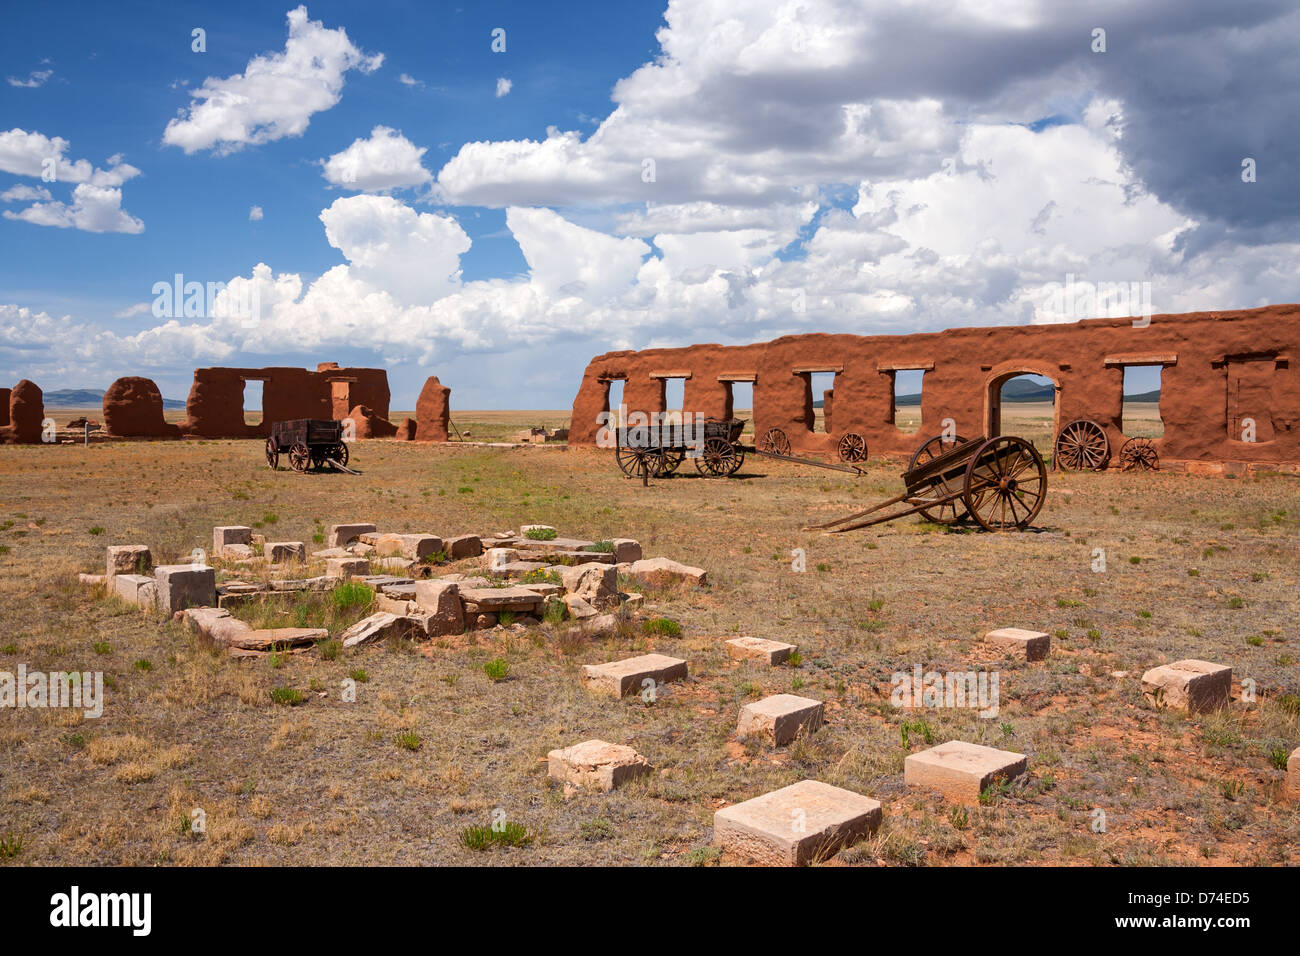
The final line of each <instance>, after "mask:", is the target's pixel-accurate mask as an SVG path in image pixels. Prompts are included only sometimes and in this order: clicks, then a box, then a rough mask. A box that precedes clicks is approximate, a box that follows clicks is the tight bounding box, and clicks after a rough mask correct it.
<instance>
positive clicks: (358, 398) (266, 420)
mask: <svg viewBox="0 0 1300 956" xmlns="http://www.w3.org/2000/svg"><path fill="white" fill-rule="evenodd" d="M249 381H260V382H262V420H261V422H260V423H258V424H256V425H248V424H245V422H244V384H245V383H246V382H249ZM388 403H389V391H388V373H387V372H386V371H384V370H383V369H375V368H339V367H338V366H337V365H336V364H334V363H332V362H330V363H325V364H323V365H320V366H318V367H317V370H316V371H314V372H313V371H311V370H309V369H302V368H290V367H272V368H258V369H253V368H201V369H196V370H195V372H194V384H193V386H191V388H190V395H189V399H188V400H187V401H186V403H185V412H186V417H185V421H184V422H182V423H181V425H180V432H181V434H183V435H185V436H187V437H193V438H262V437H266V436H267V435H269V434H270V432H271V425H272V423H274V422H280V421H285V420H287V419H294V418H340V419H342V418H346V417H348V415H349V414H350V412H351V410H352V409H354V408H356V407H357V406H359V405H364V406H366V408H367V409H368V410H369V413H370V415H369V417H370V419H371V424H372V426H373V425H374V424H375V423H376V422H378V421H379V420H382V421H384V422H385V423H387V419H388ZM340 410H341V414H340V413H339V411H340Z"/></svg>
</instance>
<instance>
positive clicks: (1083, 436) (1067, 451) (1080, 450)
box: [1052, 418, 1110, 471]
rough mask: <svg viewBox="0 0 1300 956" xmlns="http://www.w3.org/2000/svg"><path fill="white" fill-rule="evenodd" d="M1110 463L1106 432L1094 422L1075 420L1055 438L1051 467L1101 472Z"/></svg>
mask: <svg viewBox="0 0 1300 956" xmlns="http://www.w3.org/2000/svg"><path fill="white" fill-rule="evenodd" d="M1109 461H1110V442H1109V441H1107V439H1106V432H1105V430H1103V429H1102V427H1101V426H1100V425H1098V424H1097V423H1096V422H1094V421H1089V420H1088V419H1086V418H1076V419H1075V420H1074V421H1072V422H1070V424H1068V425H1066V426H1065V427H1064V428H1062V429H1061V433H1060V434H1059V435H1057V436H1056V447H1055V449H1054V450H1053V453H1052V466H1053V467H1060V468H1068V469H1070V470H1071V471H1085V470H1087V471H1101V470H1102V469H1103V468H1105V467H1106V463H1107V462H1109Z"/></svg>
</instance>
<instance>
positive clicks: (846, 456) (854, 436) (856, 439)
mask: <svg viewBox="0 0 1300 956" xmlns="http://www.w3.org/2000/svg"><path fill="white" fill-rule="evenodd" d="M838 447H839V452H840V461H847V462H855V461H866V460H867V440H866V439H865V438H863V437H862V436H861V435H859V434H858V433H857V432H845V434H844V437H843V438H841V439H840V443H839V446H838Z"/></svg>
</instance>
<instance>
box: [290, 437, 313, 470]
mask: <svg viewBox="0 0 1300 956" xmlns="http://www.w3.org/2000/svg"><path fill="white" fill-rule="evenodd" d="M289 465H290V466H291V467H292V468H293V470H294V471H297V472H301V473H304V474H305V473H306V471H307V469H308V468H310V467H311V449H309V448H308V447H307V446H306V445H304V444H303V443H302V442H300V441H299V442H294V443H293V447H291V448H290V449H289Z"/></svg>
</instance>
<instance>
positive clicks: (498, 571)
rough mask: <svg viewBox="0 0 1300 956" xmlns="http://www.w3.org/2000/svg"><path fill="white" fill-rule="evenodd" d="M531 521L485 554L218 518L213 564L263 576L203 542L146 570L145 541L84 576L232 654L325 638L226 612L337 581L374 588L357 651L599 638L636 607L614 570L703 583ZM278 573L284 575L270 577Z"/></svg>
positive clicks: (352, 631) (474, 540) (447, 542)
mask: <svg viewBox="0 0 1300 956" xmlns="http://www.w3.org/2000/svg"><path fill="white" fill-rule="evenodd" d="M538 528H545V529H546V530H547V531H550V532H554V529H551V528H546V526H543V525H525V526H524V527H523V528H522V529H521V530H520V533H519V534H518V535H516V534H515V533H514V532H498V533H495V534H493V535H489V536H487V537H486V541H487V545H488V546H487V548H486V550H485V547H484V541H485V538H484V537H483V536H480V535H476V534H462V535H457V536H454V537H449V538H444V537H442V536H440V535H436V534H405V533H393V532H381V531H380V529H379V528H378V527H377V526H376V525H374V524H371V523H365V522H354V523H350V524H336V525H333V526H331V527H330V529H329V534H328V536H327V537H326V545H327V546H326V547H325V548H323V549H321V550H317V551H311V552H309V551H308V549H307V545H306V544H305V543H304V542H302V541H267V540H266V538H265V536H264V535H260V534H256V533H254V531H253V529H252V528H250V527H247V526H244V525H221V526H218V527H215V528H213V529H212V551H211V560H212V562H213V565H216V566H219V567H221V568H222V569H223V570H224V571H231V570H238V571H239V572H241V573H242V572H244V571H248V572H250V575H249V576H254V577H256V576H265V575H267V574H269V575H271V576H270V577H269V578H268V579H266V580H264V581H262V582H260V583H254V582H249V581H224V582H223V583H220V584H218V581H217V567H214V566H213V565H209V564H206V563H204V561H203V560H201V559H202V558H204V557H205V556H203V555H202V552H201V551H200V550H199V549H196V551H195V562H193V563H190V564H175V565H163V566H159V567H154V565H153V557H152V553H151V551H150V549H149V548H148V547H147V546H145V545H110V546H109V547H108V549H107V555H106V565H105V573H104V574H103V575H98V574H83V575H81V576H80V580H81V581H82V583H84V584H87V585H102V586H103V587H104V588H105V589H106V591H107V592H108V593H110V594H115V595H117V596H118V597H120V598H122V599H123V600H125V601H128V602H130V603H132V604H136V605H138V606H139V607H141V608H142V609H147V610H152V611H157V612H159V613H161V614H164V615H176V614H181V613H183V616H184V619H185V621H186V623H187V626H189V627H190V628H191V629H192V630H194V631H197V632H199V633H202V634H204V635H206V636H208V637H209V638H211V639H212V640H214V641H215V642H217V643H218V644H221V645H223V646H225V647H227V648H228V649H229V650H231V651H232V652H238V653H240V654H255V653H265V652H268V651H272V650H283V649H285V648H292V647H298V646H303V645H307V644H311V643H314V642H315V641H317V640H320V639H323V638H325V637H328V636H329V635H328V634H327V633H326V632H324V631H320V630H319V629H310V628H275V629H266V630H256V629H254V628H252V627H251V626H249V625H246V624H244V622H242V621H239V620H238V619H237V618H235V617H233V616H232V614H231V609H232V608H239V607H240V606H242V605H247V604H250V603H253V602H280V603H283V604H284V606H285V607H286V609H287V608H288V607H289V606H291V605H292V604H293V603H294V602H295V601H296V600H297V599H298V596H299V595H301V594H303V593H308V592H313V591H328V590H332V589H333V588H335V587H337V586H339V585H340V584H342V583H343V582H345V581H359V582H362V583H364V584H367V585H369V586H370V587H372V588H373V589H374V590H375V595H376V597H375V606H376V609H375V613H373V614H371V615H370V616H369V617H367V618H365V619H364V620H361V621H358V622H357V623H356V624H354V625H352V626H351V627H349V628H347V629H346V630H345V631H343V632H342V633H340V634H338V635H335V637H337V639H338V640H340V641H341V642H342V644H343V645H344V646H345V647H353V646H357V645H362V644H370V643H374V642H380V641H386V640H388V639H390V638H400V639H414V640H424V639H432V638H440V637H447V636H453V635H460V634H464V633H466V632H467V631H473V630H480V629H486V628H492V627H496V626H498V625H502V624H509V625H511V626H520V627H526V626H530V625H536V624H540V623H541V622H542V620H543V619H549V620H552V621H557V620H565V619H568V620H571V621H574V622H575V623H576V625H577V626H578V627H579V628H581V629H582V630H584V631H586V632H589V633H591V634H593V635H595V634H600V633H607V632H610V631H612V630H613V629H614V628H615V627H616V626H617V624H618V621H619V619H620V617H626V616H628V615H630V614H632V613H634V612H635V611H636V610H637V609H638V608H639V607H640V606H641V605H642V603H643V598H642V596H641V595H640V594H629V593H625V592H622V591H620V590H619V579H620V576H621V575H626V576H627V578H628V579H630V580H642V581H654V582H664V581H679V582H684V583H686V584H692V585H702V584H703V583H704V582H705V580H706V575H705V572H704V571H703V570H701V569H699V568H692V567H689V566H687V565H683V564H678V563H677V562H675V561H671V560H669V559H667V558H655V559H652V560H650V561H646V560H644V559H643V553H642V549H641V545H640V544H639V543H638V542H637V541H635V540H633V539H631V538H617V539H614V540H613V541H609V542H595V541H588V540H585V539H580V538H564V537H560V536H559V535H558V533H557V534H555V536H554V537H552V538H550V539H549V540H546V539H545V536H544V535H542V536H538V537H528V535H527V532H528V531H529V530H530V529H538ZM473 559H478V566H477V568H472V569H471V570H469V572H468V573H466V571H464V570H462V571H451V570H450V569H447V571H446V572H445V573H442V574H440V575H438V576H437V577H434V575H435V573H436V572H437V571H438V570H439V567H438V566H439V565H440V564H441V563H444V562H456V561H469V560H473ZM312 562H314V563H315V564H316V565H317V566H319V565H321V564H323V565H324V573H323V574H315V575H312V576H307V575H304V574H303V573H302V571H303V570H306V568H307V567H308V565H309V563H312ZM296 569H302V570H299V571H297V573H294V571H295V570H296ZM286 571H287V572H288V574H289V576H284V577H280V576H278V575H283V574H285V573H286ZM683 667H684V664H683ZM683 674H684V671H683ZM662 679H667V678H662Z"/></svg>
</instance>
